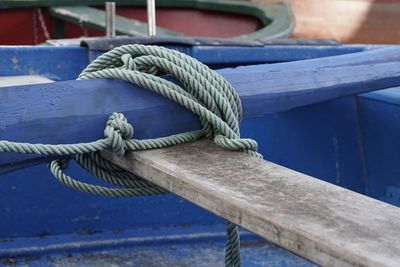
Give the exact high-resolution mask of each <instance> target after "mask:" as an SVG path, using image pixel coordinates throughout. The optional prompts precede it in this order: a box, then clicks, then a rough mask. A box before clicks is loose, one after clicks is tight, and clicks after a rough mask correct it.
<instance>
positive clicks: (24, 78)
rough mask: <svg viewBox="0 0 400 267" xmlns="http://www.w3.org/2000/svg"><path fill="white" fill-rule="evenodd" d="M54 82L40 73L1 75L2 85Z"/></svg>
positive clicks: (0, 84)
mask: <svg viewBox="0 0 400 267" xmlns="http://www.w3.org/2000/svg"><path fill="white" fill-rule="evenodd" d="M52 82H53V81H52V80H50V79H47V78H46V77H43V76H40V75H21V76H0V87H8V86H17V85H28V84H42V83H52Z"/></svg>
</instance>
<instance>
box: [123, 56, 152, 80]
mask: <svg viewBox="0 0 400 267" xmlns="http://www.w3.org/2000/svg"><path fill="white" fill-rule="evenodd" d="M149 57H151V56H139V57H132V55H131V54H123V55H122V56H121V61H122V63H123V65H122V67H123V68H125V69H128V70H133V71H139V72H143V73H147V74H152V75H156V74H157V73H158V68H157V66H155V65H153V64H152V62H151V60H149Z"/></svg>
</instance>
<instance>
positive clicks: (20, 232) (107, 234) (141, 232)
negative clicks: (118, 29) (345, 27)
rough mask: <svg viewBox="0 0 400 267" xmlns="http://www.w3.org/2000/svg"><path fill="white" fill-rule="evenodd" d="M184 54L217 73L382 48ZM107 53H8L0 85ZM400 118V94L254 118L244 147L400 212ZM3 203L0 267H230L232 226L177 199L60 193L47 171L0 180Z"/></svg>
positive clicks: (255, 262) (261, 258) (256, 258)
mask: <svg viewBox="0 0 400 267" xmlns="http://www.w3.org/2000/svg"><path fill="white" fill-rule="evenodd" d="M175 48H176V49H179V50H181V51H184V52H186V53H188V54H190V55H192V56H194V57H197V58H199V59H200V60H202V61H203V62H206V63H208V64H209V65H211V66H214V67H226V66H236V65H248V64H256V63H264V62H272V63H274V62H285V61H292V60H302V59H308V58H313V57H323V56H330V55H340V54H346V53H353V52H359V51H364V50H368V49H376V48H375V47H366V46H332V47H330V46H326V47H307V46H305V47H298V46H294V47H280V46H276V47H274V46H271V47H264V48H236V49H235V48H217V47H216V48H203V47H195V46H194V47H175ZM255 50H257V51H255ZM99 53H100V52H96V51H88V50H87V49H85V48H77V47H75V48H74V47H66V48H65V47H63V48H51V47H25V48H11V47H0V55H2V56H1V59H0V61H1V62H2V64H1V66H0V75H26V74H32V73H35V74H40V75H44V76H46V77H48V78H51V79H54V80H68V79H74V78H76V76H77V75H78V74H79V72H80V71H81V70H82V69H83V68H84V67H85V66H86V65H87V64H88V62H89V61H90V60H91V59H93V58H94V57H95V56H96V55H98V54H99ZM232 53H234V55H235V56H234V57H232ZM257 53H258V54H257ZM217 54H219V55H220V56H219V57H216V56H215V55H217ZM255 54H257V55H258V56H254V55H255ZM0 90H1V89H0ZM0 112H1V102H0ZM399 116H400V88H392V89H385V90H381V91H377V92H372V93H367V94H362V95H356V96H350V97H343V98H339V99H335V100H331V101H326V102H322V103H318V104H313V105H308V106H304V107H300V108H296V109H292V110H289V111H285V112H279V113H274V114H269V115H265V116H261V117H256V118H251V119H247V120H245V121H243V123H242V136H243V137H249V138H253V139H256V140H257V141H258V143H259V145H260V149H259V152H260V153H262V154H263V155H264V157H265V158H266V159H268V160H270V161H272V162H275V163H278V164H280V165H283V166H286V167H289V168H291V169H294V170H297V171H300V172H303V173H306V174H309V175H311V176H314V177H317V178H320V179H322V180H325V181H328V182H330V183H333V184H336V185H339V186H342V187H345V188H348V189H351V190H353V191H356V192H359V193H362V194H365V195H368V196H371V197H373V198H376V199H379V200H382V201H386V202H388V203H391V204H394V205H400V198H399V197H400V179H399V178H398V177H399V176H400V168H398V164H397V159H398V156H397V155H398V151H400V141H398V138H397V136H399V133H400V124H398V123H395V121H396V120H398V117H399ZM0 127H1V123H0ZM0 139H1V136H0ZM70 173H71V175H72V176H76V177H82V178H83V180H90V179H92V177H91V176H90V175H89V174H87V173H85V172H83V171H81V169H80V168H78V167H77V166H71V170H70ZM0 203H1V208H0V218H1V219H0V258H2V261H0V265H1V264H4V265H7V264H12V263H13V262H14V261H16V262H17V263H20V264H29V265H32V266H35V265H37V266H45V265H46V266H57V264H58V265H62V264H74V265H76V266H81V265H82V266H88V265H92V266H94V265H96V266H98V265H101V264H103V265H104V266H105V265H110V264H117V265H120V266H124V265H123V264H126V262H130V264H128V265H130V266H164V265H165V266H167V265H168V266H171V265H172V266H219V265H222V264H223V255H224V242H225V236H224V221H223V220H221V219H220V218H217V217H216V216H214V215H213V214H210V213H209V212H206V211H205V210H203V209H201V208H198V207H196V206H194V205H193V204H191V203H189V202H187V201H185V200H183V199H181V198H179V197H176V196H173V195H164V196H156V197H140V198H129V199H110V198H102V197H96V196H91V195H86V194H83V193H80V192H76V191H73V190H71V189H69V188H66V187H64V186H62V185H61V184H59V183H58V182H57V181H56V180H55V179H54V178H53V177H52V176H51V175H50V173H49V171H48V169H47V167H46V166H44V165H38V166H34V167H30V168H25V169H21V170H18V171H13V172H8V173H5V174H2V175H1V176H0ZM242 236H243V237H242V242H243V244H242V250H243V257H244V259H243V265H244V266H271V265H272V266H313V264H312V263H311V262H309V261H307V260H304V259H302V258H300V257H298V256H296V255H294V254H291V253H290V252H288V251H285V250H283V249H280V248H278V247H276V246H274V245H272V244H270V243H268V242H265V241H263V240H261V239H260V238H258V237H256V236H255V235H253V234H250V233H247V232H244V233H243V234H242ZM159 263H162V264H163V265H160V264H159ZM152 264H153V265H152ZM179 264H180V265H179Z"/></svg>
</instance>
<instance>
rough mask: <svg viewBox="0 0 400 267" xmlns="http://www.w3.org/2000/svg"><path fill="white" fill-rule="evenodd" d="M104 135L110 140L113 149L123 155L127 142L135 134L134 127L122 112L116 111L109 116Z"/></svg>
mask: <svg viewBox="0 0 400 267" xmlns="http://www.w3.org/2000/svg"><path fill="white" fill-rule="evenodd" d="M104 136H105V137H107V138H108V139H109V140H110V143H111V148H112V150H113V151H114V152H115V153H116V154H117V155H119V156H122V155H124V154H125V149H126V147H127V145H126V142H127V141H129V140H130V139H131V138H132V136H133V127H132V125H130V124H129V122H128V120H127V119H126V118H125V116H124V115H123V114H122V113H117V112H114V113H113V114H111V116H110V117H109V118H108V121H107V126H106V129H105V130H104Z"/></svg>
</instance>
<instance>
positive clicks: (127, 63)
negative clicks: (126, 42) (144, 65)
mask: <svg viewBox="0 0 400 267" xmlns="http://www.w3.org/2000/svg"><path fill="white" fill-rule="evenodd" d="M121 61H122V63H124V65H123V67H124V68H126V69H128V70H137V67H136V62H135V60H134V59H133V58H132V55H131V54H123V55H122V56H121Z"/></svg>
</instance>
